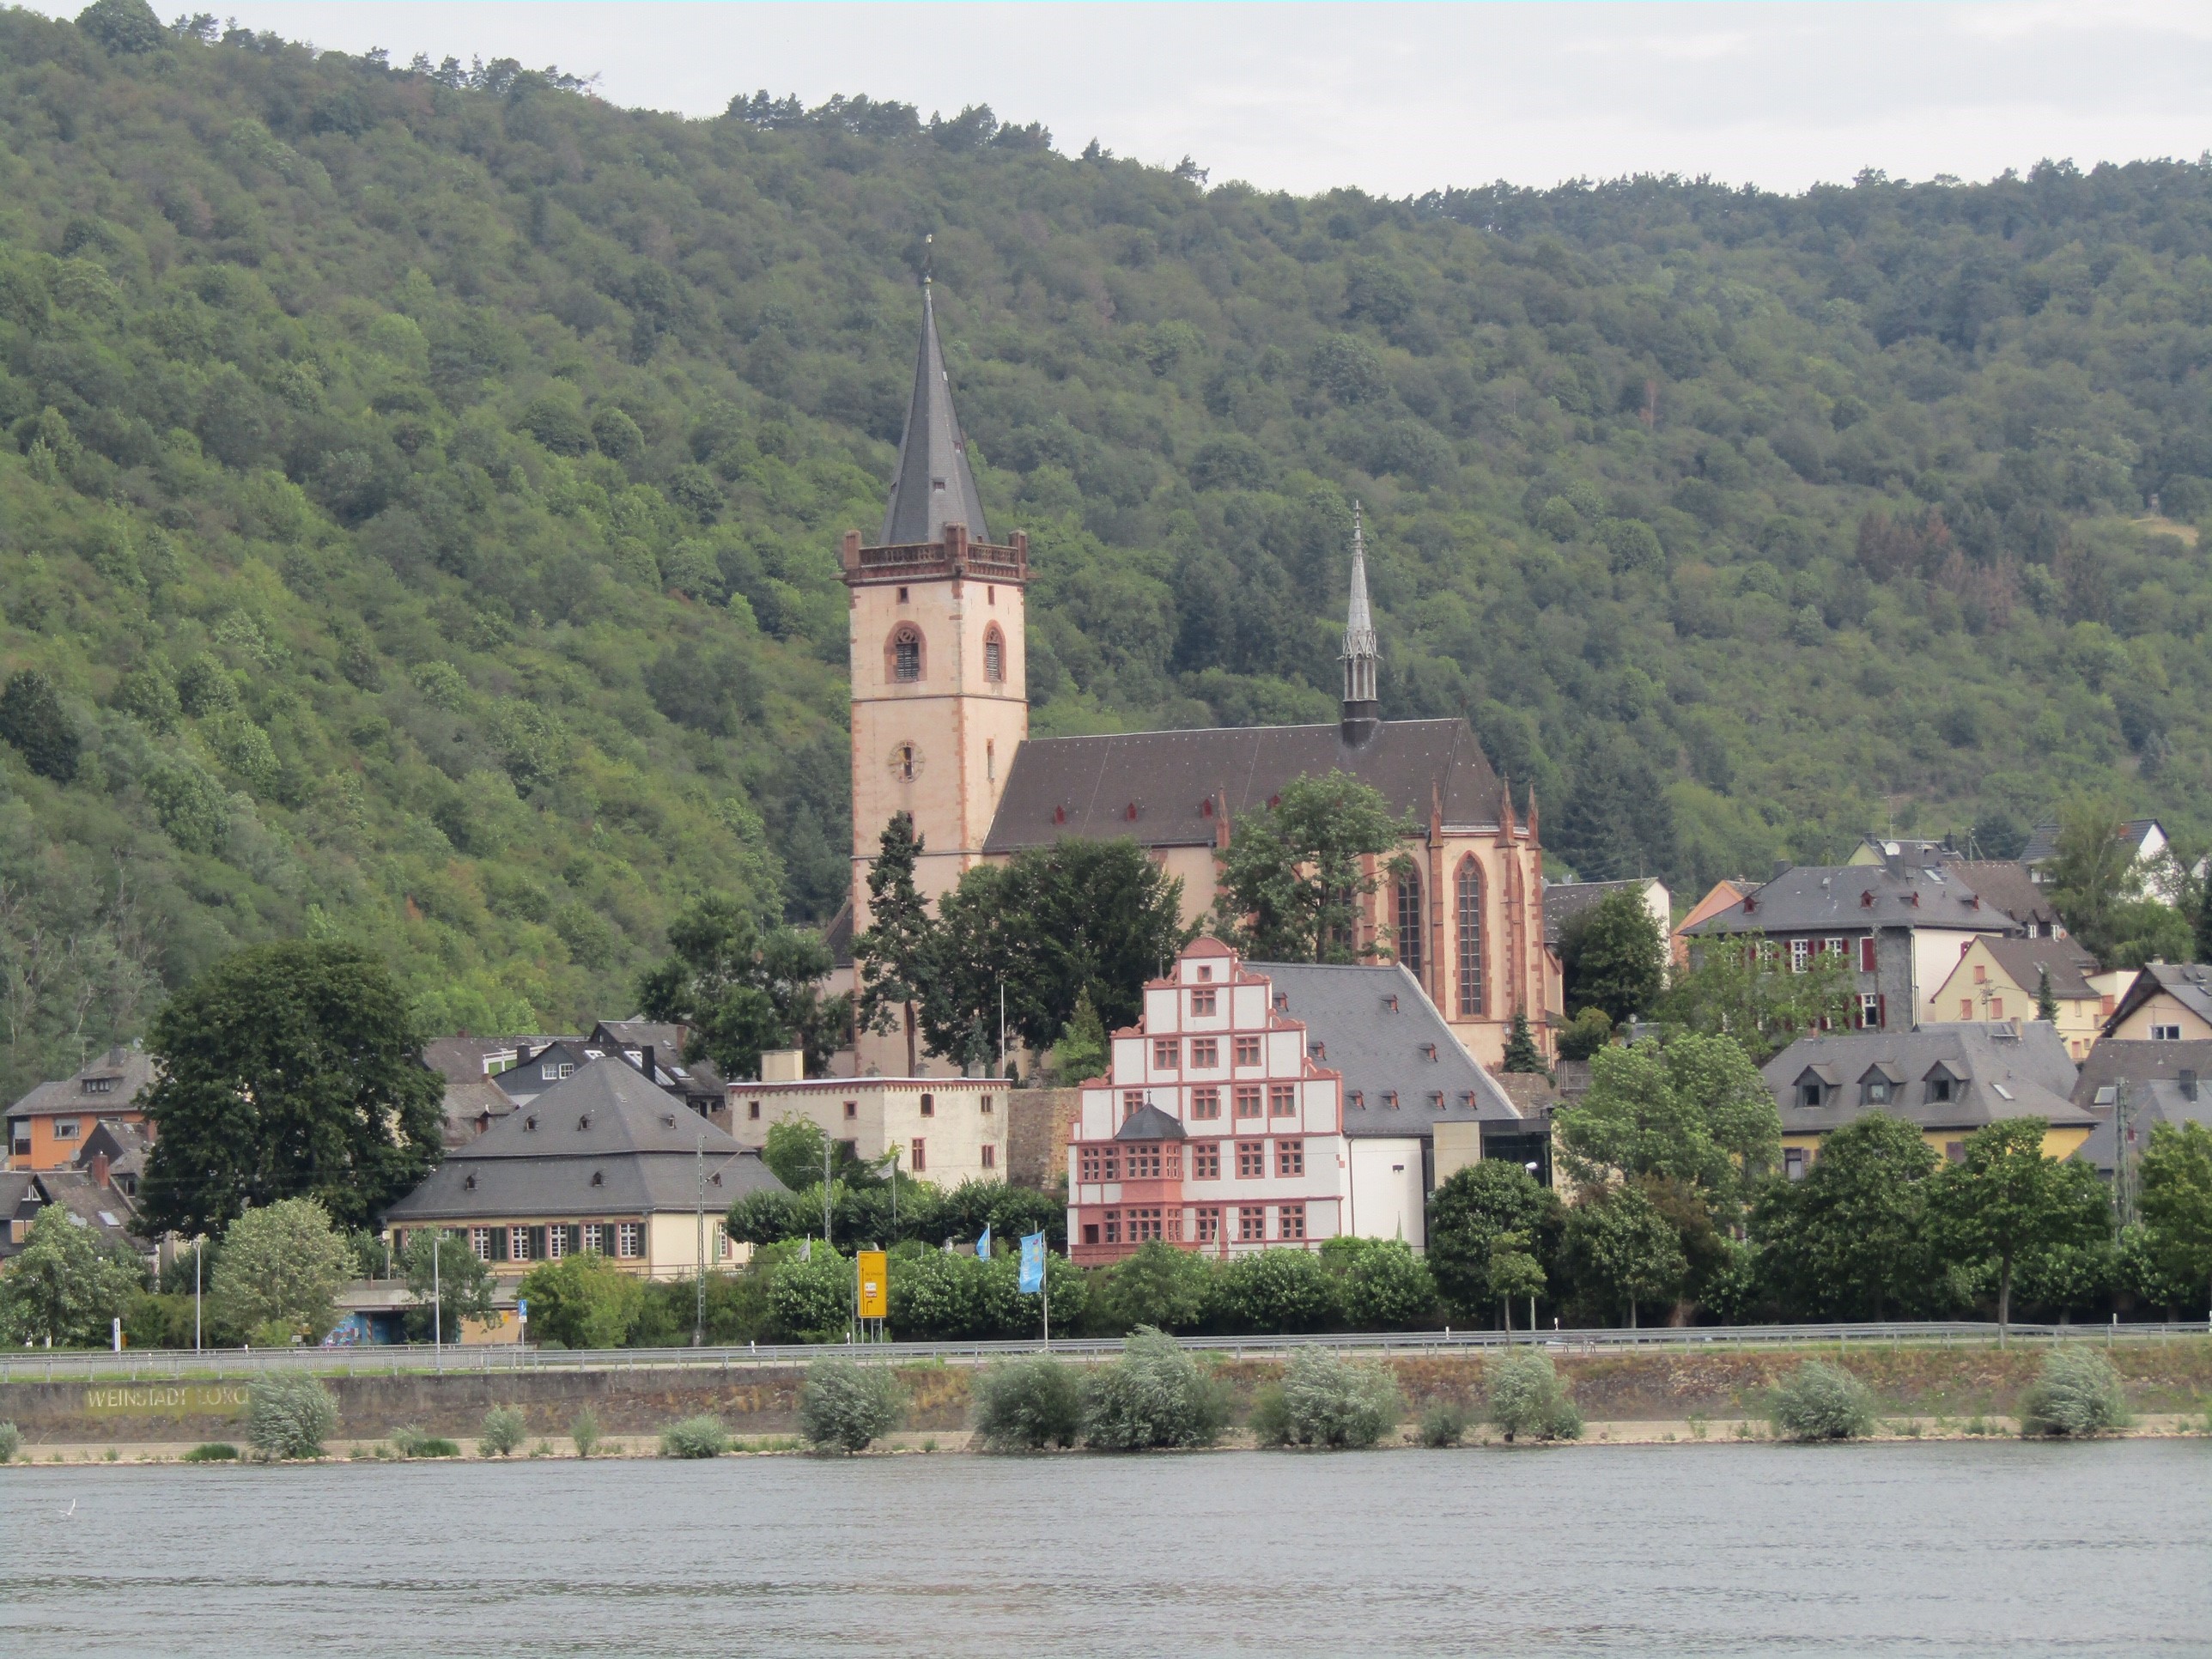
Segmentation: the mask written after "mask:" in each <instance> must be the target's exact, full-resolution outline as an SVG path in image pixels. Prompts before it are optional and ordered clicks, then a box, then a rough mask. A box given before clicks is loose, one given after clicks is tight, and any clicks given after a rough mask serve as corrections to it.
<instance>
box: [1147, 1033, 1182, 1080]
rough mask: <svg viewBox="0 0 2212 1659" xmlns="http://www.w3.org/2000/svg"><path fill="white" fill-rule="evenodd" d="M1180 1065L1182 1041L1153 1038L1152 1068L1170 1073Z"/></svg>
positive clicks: (1168, 1038)
mask: <svg viewBox="0 0 2212 1659" xmlns="http://www.w3.org/2000/svg"><path fill="white" fill-rule="evenodd" d="M1152 1064H1153V1065H1154V1066H1158V1068H1159V1069H1160V1070H1161V1071H1163V1072H1172V1071H1173V1070H1175V1069H1176V1066H1180V1065H1181V1064H1182V1038H1181V1037H1154V1038H1153V1039H1152Z"/></svg>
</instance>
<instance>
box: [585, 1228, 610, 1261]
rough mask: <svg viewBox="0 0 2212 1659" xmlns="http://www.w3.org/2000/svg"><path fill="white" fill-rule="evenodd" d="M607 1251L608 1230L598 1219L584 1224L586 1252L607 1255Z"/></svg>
mask: <svg viewBox="0 0 2212 1659" xmlns="http://www.w3.org/2000/svg"><path fill="white" fill-rule="evenodd" d="M606 1253H607V1230H606V1228H605V1226H604V1225H602V1224H600V1223H599V1222H597V1221H586V1223H585V1224H584V1254H585V1255H605V1254H606Z"/></svg>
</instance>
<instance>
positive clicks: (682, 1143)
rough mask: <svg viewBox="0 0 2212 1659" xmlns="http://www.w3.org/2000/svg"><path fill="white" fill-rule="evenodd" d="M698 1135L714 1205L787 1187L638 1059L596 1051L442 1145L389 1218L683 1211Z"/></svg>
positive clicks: (692, 1191) (396, 1221)
mask: <svg viewBox="0 0 2212 1659" xmlns="http://www.w3.org/2000/svg"><path fill="white" fill-rule="evenodd" d="M702 1145H703V1146H704V1148H705V1154H704V1155H705V1159H706V1166H707V1170H708V1176H709V1181H710V1184H709V1186H708V1190H707V1204H708V1208H709V1209H711V1210H715V1211H720V1210H726V1209H727V1208H728V1207H729V1206H730V1205H731V1204H732V1202H733V1201H734V1200H738V1199H740V1198H744V1197H746V1196H748V1195H749V1194H753V1193H757V1192H764V1191H769V1190H781V1188H782V1186H783V1183H782V1182H780V1181H778V1180H777V1179H776V1178H775V1174H774V1173H773V1172H772V1171H771V1170H769V1168H768V1166H767V1165H766V1164H763V1163H762V1162H761V1159H760V1155H759V1153H757V1152H750V1151H748V1150H746V1149H744V1148H743V1147H740V1146H738V1143H737V1142H736V1141H735V1140H733V1139H731V1138H730V1137H729V1136H728V1135H727V1134H726V1133H723V1131H721V1130H720V1129H718V1128H716V1127H714V1125H713V1124H711V1123H708V1121H706V1120H705V1119H704V1118H702V1117H701V1116H699V1115H698V1114H696V1112H693V1111H691V1110H690V1109H687V1108H686V1107H685V1106H684V1104H683V1103H681V1102H680V1101H677V1100H672V1099H671V1098H670V1097H669V1096H668V1095H667V1094H665V1092H664V1091H661V1090H660V1089H659V1088H658V1087H656V1086H655V1085H653V1084H652V1083H650V1082H648V1081H647V1079H646V1078H645V1076H644V1074H643V1073H641V1072H639V1071H638V1070H637V1068H636V1067H635V1066H631V1065H630V1064H629V1063H628V1062H627V1061H625V1060H611V1059H610V1060H594V1061H592V1063H591V1064H590V1065H587V1066H584V1067H582V1068H581V1069H580V1070H579V1071H578V1072H577V1073H576V1074H575V1075H574V1076H573V1077H571V1078H568V1079H565V1080H564V1081H562V1082H561V1083H559V1084H556V1085H554V1086H553V1087H551V1088H550V1089H548V1090H546V1091H545V1092H544V1094H542V1095H540V1096H538V1098H537V1099H535V1100H534V1101H531V1102H528V1103H525V1104H522V1105H520V1106H518V1107H517V1108H516V1109H514V1110H513V1111H512V1112H509V1113H508V1114H507V1115H506V1116H505V1117H503V1118H501V1120H500V1121H498V1122H496V1123H495V1124H493V1125H492V1127H490V1128H489V1129H487V1130H486V1131H485V1132H484V1133H483V1134H482V1135H480V1136H478V1137H477V1139H474V1140H472V1141H471V1142H470V1143H469V1144H468V1145H467V1146H463V1147H459V1148H458V1149H456V1150H455V1151H453V1152H449V1153H447V1157H446V1161H445V1162H444V1163H443V1164H441V1165H440V1166H439V1167H438V1168H437V1169H436V1170H433V1171H432V1172H431V1173H430V1175H429V1176H428V1178H427V1179H426V1180H424V1181H423V1182H422V1185H420V1186H418V1187H417V1188H415V1190H414V1191H413V1192H411V1193H410V1194H407V1196H406V1197H404V1198H403V1199H401V1200H399V1201H398V1203H397V1204H395V1205H393V1206H392V1208H391V1210H390V1211H389V1212H386V1221H387V1222H388V1223H389V1224H390V1225H393V1226H405V1225H410V1224H412V1223H416V1222H422V1221H468V1220H495V1219H501V1218H522V1217H534V1216H548V1217H556V1218H557V1217H561V1216H579V1217H594V1216H628V1215H641V1214H653V1213H656V1212H661V1211H667V1210H689V1209H692V1208H694V1207H695V1206H696V1203H697V1201H698V1158H699V1148H700V1147H701V1146H702ZM594 1176H597V1177H598V1180H597V1182H596V1183H595V1182H594V1181H593V1177H594Z"/></svg>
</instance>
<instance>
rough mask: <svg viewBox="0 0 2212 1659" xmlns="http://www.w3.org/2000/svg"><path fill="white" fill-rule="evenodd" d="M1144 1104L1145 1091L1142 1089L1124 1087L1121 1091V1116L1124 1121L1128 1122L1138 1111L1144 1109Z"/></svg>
mask: <svg viewBox="0 0 2212 1659" xmlns="http://www.w3.org/2000/svg"><path fill="white" fill-rule="evenodd" d="M1144 1105H1145V1091H1143V1090H1142V1089H1124V1090H1122V1091H1121V1118H1122V1121H1124V1122H1127V1121H1128V1119H1129V1118H1130V1117H1131V1116H1133V1115H1135V1114H1136V1113H1138V1112H1139V1111H1142V1110H1143V1109H1144Z"/></svg>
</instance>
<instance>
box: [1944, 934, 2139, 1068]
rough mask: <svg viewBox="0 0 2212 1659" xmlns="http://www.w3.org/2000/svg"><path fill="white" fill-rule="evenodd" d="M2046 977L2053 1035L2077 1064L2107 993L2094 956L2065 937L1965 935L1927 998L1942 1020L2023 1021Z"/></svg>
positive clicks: (2101, 1021)
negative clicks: (1954, 962) (2054, 1009)
mask: <svg viewBox="0 0 2212 1659" xmlns="http://www.w3.org/2000/svg"><path fill="white" fill-rule="evenodd" d="M2045 975H2048V976H2049V979H2050V984H2051V1000H2052V1001H2053V1002H2055V1003H2056V1004H2057V1006H2058V1018H2057V1020H2056V1021H2055V1022H2054V1023H2055V1024H2056V1025H2057V1031H2058V1036H2059V1039H2060V1040H2061V1041H2062V1042H2064V1043H2065V1045H2066V1052H2067V1054H2069V1056H2070V1057H2071V1058H2072V1059H2074V1060H2076V1061H2077V1062H2078V1061H2080V1060H2082V1059H2084V1058H2085V1057H2086V1056H2087V1054H2088V1052H2089V1048H2090V1045H2091V1044H2092V1043H2093V1042H2096V1040H2097V1035H2098V1033H2099V1032H2100V1031H2101V1030H2104V1026H2105V1019H2106V1016H2107V1015H2108V1014H2110V1013H2111V1012H2112V1006H2113V1005H2112V1001H2111V1000H2109V997H2108V994H2107V993H2106V992H2104V991H2102V990H2100V988H2099V986H2098V983H2097V981H2098V979H2099V978H2100V977H2102V976H2101V975H2099V974H2098V973H2097V963H2096V958H2094V957H2092V956H2091V955H2090V954H2089V953H2088V952H2087V951H2084V950H2082V949H2081V947H2080V946H2079V945H2075V943H2074V942H2073V941H2072V940H2070V939H2002V938H1996V937H1994V936H1990V935H1986V934H1985V935H1982V936H1979V937H1977V938H1974V939H1968V940H1967V941H1966V944H1965V946H1964V947H1963V948H1962V949H1961V950H1960V953H1959V962H1958V965H1957V966H1956V967H1954V968H1953V969H1951V971H1950V973H1949V975H1947V976H1946V977H1945V979H1944V981H1943V982H1942V984H1941V985H1940V986H1938V987H1936V992H1935V994H1934V995H1933V996H1931V997H1930V998H1929V1003H1930V1004H1931V1006H1934V1008H1935V1009H1936V1012H1937V1013H1938V1014H1940V1015H1941V1016H1942V1018H1945V1019H1947V1020H1948V1019H1959V1020H1966V1021H1981V1022H1987V1021H1990V1020H2014V1019H2021V1020H2029V1019H2035V1018H2039V1015H2038V1014H2037V1012H2036V1003H2037V994H2038V991H2039V987H2041V986H2042V984H2043V982H2044V979H2045Z"/></svg>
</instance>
